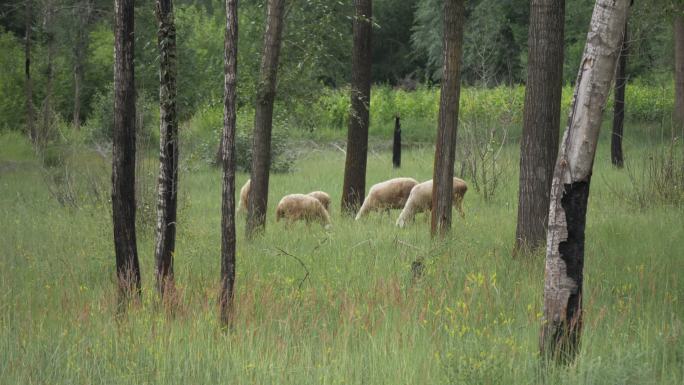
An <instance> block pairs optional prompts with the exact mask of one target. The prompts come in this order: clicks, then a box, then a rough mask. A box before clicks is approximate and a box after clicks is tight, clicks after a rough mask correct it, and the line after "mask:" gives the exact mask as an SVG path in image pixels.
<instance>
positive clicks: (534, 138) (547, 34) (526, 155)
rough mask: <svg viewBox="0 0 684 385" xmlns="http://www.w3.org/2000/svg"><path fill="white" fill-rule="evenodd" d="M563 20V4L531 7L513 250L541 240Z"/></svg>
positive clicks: (538, 2) (541, 2)
mask: <svg viewBox="0 0 684 385" xmlns="http://www.w3.org/2000/svg"><path fill="white" fill-rule="evenodd" d="M564 20H565V0H561V1H557V0H532V1H531V2H530V28H529V39H528V45H529V54H528V65H527V84H526V86H525V106H524V111H523V132H522V138H521V140H520V183H519V192H518V224H517V227H516V236H515V245H516V250H520V249H534V248H536V247H537V246H539V245H541V244H542V242H543V241H544V237H545V235H546V222H547V219H548V216H547V215H548V210H549V194H550V192H551V178H552V176H553V166H554V164H555V161H556V156H557V155H558V136H559V126H560V107H561V94H562V91H563V39H564V33H563V29H564V27H563V26H564Z"/></svg>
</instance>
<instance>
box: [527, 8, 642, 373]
mask: <svg viewBox="0 0 684 385" xmlns="http://www.w3.org/2000/svg"><path fill="white" fill-rule="evenodd" d="M628 9H629V0H597V2H596V5H595V7H594V13H593V15H592V19H591V25H590V29H589V33H588V35H587V43H586V46H585V48H584V54H583V56H582V61H581V63H580V70H579V75H578V77H577V83H576V85H575V92H574V96H573V101H572V108H571V110H570V111H571V112H570V116H569V118H568V127H567V129H566V130H565V134H564V135H563V140H562V142H561V148H560V152H559V154H558V161H557V162H556V168H555V170H554V174H553V182H552V185H551V204H550V208H549V230H548V234H547V247H546V270H545V275H544V319H543V322H542V328H541V333H540V350H541V354H542V356H543V357H547V358H555V359H559V360H561V361H566V360H570V359H572V358H573V357H574V356H575V353H576V352H577V349H578V347H579V340H580V333H581V329H582V283H583V272H582V270H583V267H584V236H585V223H586V213H587V201H588V198H589V183H590V181H591V172H592V166H593V163H594V155H595V153H596V144H597V141H598V134H599V129H600V127H601V119H602V115H603V108H604V107H605V104H606V101H607V99H608V94H609V93H610V87H611V82H612V81H613V77H614V75H615V66H616V64H617V60H618V56H619V54H620V46H621V44H622V35H623V31H624V28H625V21H626V20H627V12H628Z"/></svg>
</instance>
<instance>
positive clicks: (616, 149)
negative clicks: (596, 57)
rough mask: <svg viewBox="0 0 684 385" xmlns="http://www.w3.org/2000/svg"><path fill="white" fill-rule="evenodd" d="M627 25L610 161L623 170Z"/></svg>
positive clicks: (621, 52)
mask: <svg viewBox="0 0 684 385" xmlns="http://www.w3.org/2000/svg"><path fill="white" fill-rule="evenodd" d="M627 39H628V34H627V23H625V32H624V34H623V39H622V40H623V41H622V48H621V50H620V58H619V59H618V64H617V70H616V71H615V97H614V99H615V101H614V103H613V134H612V136H611V140H610V160H611V162H612V163H613V166H615V167H618V168H622V166H623V165H624V158H623V156H622V136H623V135H622V134H623V131H624V122H625V89H626V88H627V54H628V49H629V41H628V40H627Z"/></svg>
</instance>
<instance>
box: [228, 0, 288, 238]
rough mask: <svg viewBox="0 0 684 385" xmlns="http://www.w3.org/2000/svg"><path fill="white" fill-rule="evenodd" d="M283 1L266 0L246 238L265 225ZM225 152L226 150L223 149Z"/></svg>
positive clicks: (283, 9) (259, 230)
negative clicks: (266, 12)
mask: <svg viewBox="0 0 684 385" xmlns="http://www.w3.org/2000/svg"><path fill="white" fill-rule="evenodd" d="M284 13H285V0H269V1H268V14H267V16H266V32H265V33H264V47H263V51H262V54H261V68H260V72H259V86H258V89H257V96H256V113H255V116H254V138H253V141H252V170H251V180H252V188H251V190H250V195H249V212H248V215H247V228H246V230H247V237H248V238H251V237H252V236H253V235H254V234H255V233H257V232H261V231H263V230H264V228H265V227H266V208H267V207H268V178H269V171H270V168H271V128H272V126H273V101H274V99H275V93H276V75H277V72H278V58H279V56H280V44H281V40H282V34H283V18H284ZM224 152H225V150H224Z"/></svg>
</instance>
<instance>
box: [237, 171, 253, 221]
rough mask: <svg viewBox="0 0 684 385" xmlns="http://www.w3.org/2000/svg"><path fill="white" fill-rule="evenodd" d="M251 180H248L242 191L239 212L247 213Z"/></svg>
mask: <svg viewBox="0 0 684 385" xmlns="http://www.w3.org/2000/svg"><path fill="white" fill-rule="evenodd" d="M251 181H252V180H251V179H247V182H245V184H244V185H243V186H242V188H241V189H240V202H239V203H238V209H237V212H239V213H246V212H247V209H248V207H249V190H250V188H251Z"/></svg>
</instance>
